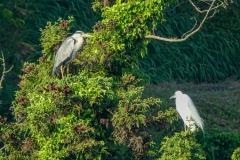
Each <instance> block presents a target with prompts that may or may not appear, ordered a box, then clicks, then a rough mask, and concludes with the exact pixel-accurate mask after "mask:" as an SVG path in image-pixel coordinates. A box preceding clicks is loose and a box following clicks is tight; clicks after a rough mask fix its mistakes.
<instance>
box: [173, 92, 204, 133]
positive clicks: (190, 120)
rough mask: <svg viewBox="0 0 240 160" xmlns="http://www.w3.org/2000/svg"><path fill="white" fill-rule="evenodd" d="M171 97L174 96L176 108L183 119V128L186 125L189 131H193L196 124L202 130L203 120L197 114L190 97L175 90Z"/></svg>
mask: <svg viewBox="0 0 240 160" xmlns="http://www.w3.org/2000/svg"><path fill="white" fill-rule="evenodd" d="M171 98H176V100H175V103H176V109H177V111H178V113H179V114H180V116H181V118H182V119H183V122H184V128H185V130H186V125H187V126H188V127H189V128H190V130H191V131H194V130H195V128H196V126H195V124H196V125H197V126H198V127H199V128H201V130H202V131H203V125H204V124H203V120H202V118H201V117H200V116H199V114H198V111H197V108H196V107H195V105H194V103H193V101H192V100H191V98H190V97H189V96H188V95H187V94H183V93H182V92H181V91H176V92H175V94H174V95H173V96H172V97H170V99H171Z"/></svg>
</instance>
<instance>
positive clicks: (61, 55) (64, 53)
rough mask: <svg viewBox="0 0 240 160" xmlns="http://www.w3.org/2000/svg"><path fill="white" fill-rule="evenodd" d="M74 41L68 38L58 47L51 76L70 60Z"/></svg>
mask: <svg viewBox="0 0 240 160" xmlns="http://www.w3.org/2000/svg"><path fill="white" fill-rule="evenodd" d="M75 41H76V40H75V39H74V38H72V37H68V38H67V39H66V40H65V41H64V42H63V43H62V45H61V46H60V48H59V50H58V52H57V54H56V57H55V62H54V66H53V70H52V75H54V74H55V73H56V72H57V71H58V70H59V68H60V67H61V65H64V64H65V63H66V62H68V61H70V60H71V54H72V52H73V49H74V44H75Z"/></svg>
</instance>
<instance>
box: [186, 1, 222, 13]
mask: <svg viewBox="0 0 240 160" xmlns="http://www.w3.org/2000/svg"><path fill="white" fill-rule="evenodd" d="M189 2H190V3H191V4H192V6H193V7H194V8H195V9H196V10H197V11H198V12H200V13H204V12H208V11H209V9H210V8H209V9H206V10H200V9H199V8H198V7H197V6H196V5H195V4H194V3H193V1H192V0H189ZM214 2H215V0H214V1H212V4H213V3H214ZM212 4H211V5H212ZM223 4H224V2H222V3H221V4H219V5H217V6H214V7H211V10H215V9H217V8H218V7H220V6H222V5H223ZM209 5H210V4H209ZM211 10H210V11H211Z"/></svg>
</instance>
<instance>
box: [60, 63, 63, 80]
mask: <svg viewBox="0 0 240 160" xmlns="http://www.w3.org/2000/svg"><path fill="white" fill-rule="evenodd" d="M60 70H61V75H62V78H63V66H61V67H60Z"/></svg>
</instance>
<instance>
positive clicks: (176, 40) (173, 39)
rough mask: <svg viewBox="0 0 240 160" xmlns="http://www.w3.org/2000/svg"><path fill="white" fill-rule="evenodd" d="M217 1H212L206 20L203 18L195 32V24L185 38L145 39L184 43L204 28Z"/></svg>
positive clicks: (155, 37) (185, 34) (184, 35)
mask: <svg viewBox="0 0 240 160" xmlns="http://www.w3.org/2000/svg"><path fill="white" fill-rule="evenodd" d="M190 1H191V0H190ZM215 1H216V0H213V1H212V4H211V5H210V7H209V9H208V10H207V12H206V15H205V16H204V18H203V20H202V22H201V23H200V24H199V26H198V27H197V28H196V29H195V30H194V28H195V26H196V23H195V25H194V26H193V28H192V29H191V30H190V31H188V32H186V33H184V34H183V36H182V37H183V38H180V39H178V38H165V37H160V36H156V35H147V36H145V38H151V39H157V40H161V41H166V42H183V41H185V40H187V39H188V38H189V37H191V36H192V35H193V34H195V33H196V32H198V31H199V30H200V29H201V28H202V26H203V24H204V22H205V21H206V19H207V18H208V15H209V13H210V11H211V10H213V8H212V7H213V4H214V3H215ZM189 32H190V33H189Z"/></svg>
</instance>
